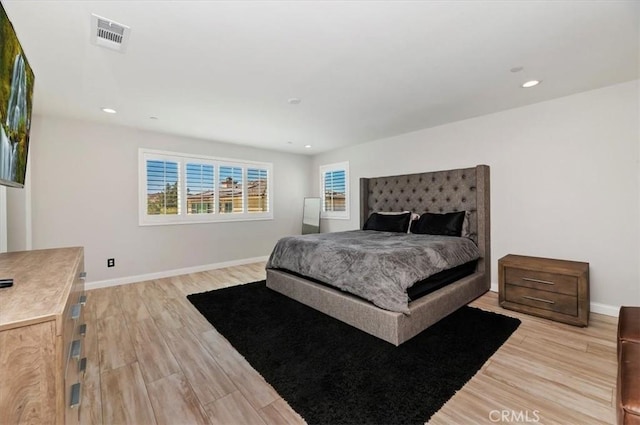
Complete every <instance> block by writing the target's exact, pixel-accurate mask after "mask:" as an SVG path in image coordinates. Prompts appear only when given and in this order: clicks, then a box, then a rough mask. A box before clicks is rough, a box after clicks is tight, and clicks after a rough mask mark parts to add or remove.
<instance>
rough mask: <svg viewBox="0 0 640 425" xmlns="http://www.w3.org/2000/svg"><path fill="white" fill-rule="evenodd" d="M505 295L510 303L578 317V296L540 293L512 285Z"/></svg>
mask: <svg viewBox="0 0 640 425" xmlns="http://www.w3.org/2000/svg"><path fill="white" fill-rule="evenodd" d="M504 295H505V300H506V301H508V302H512V303H516V304H521V305H527V306H530V307H535V308H539V309H542V310H548V311H553V312H556V313H562V314H567V315H570V316H576V315H577V314H578V298H577V297H576V296H571V295H565V294H560V293H557V292H549V291H540V290H538V289H532V288H527V287H524V286H518V285H510V284H507V285H506V286H505V294H504Z"/></svg>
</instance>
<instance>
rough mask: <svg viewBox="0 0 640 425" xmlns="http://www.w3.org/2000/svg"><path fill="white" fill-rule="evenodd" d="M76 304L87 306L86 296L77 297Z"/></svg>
mask: <svg viewBox="0 0 640 425" xmlns="http://www.w3.org/2000/svg"><path fill="white" fill-rule="evenodd" d="M78 304H80V305H86V304H87V296H86V295H80V296H79V297H78Z"/></svg>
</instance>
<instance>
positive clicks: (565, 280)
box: [504, 267, 578, 297]
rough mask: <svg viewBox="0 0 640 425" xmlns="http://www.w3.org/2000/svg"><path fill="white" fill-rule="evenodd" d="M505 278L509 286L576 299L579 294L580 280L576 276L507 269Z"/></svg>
mask: <svg viewBox="0 0 640 425" xmlns="http://www.w3.org/2000/svg"><path fill="white" fill-rule="evenodd" d="M504 276H505V283H506V284H509V285H517V286H523V287H525V288H532V289H538V290H541V291H549V292H557V293H559V294H566V295H572V296H574V297H575V296H576V294H577V293H578V278H577V277H575V276H568V275H562V274H557V273H549V272H543V271H538V270H527V269H520V268H513V267H506V268H505V270H504Z"/></svg>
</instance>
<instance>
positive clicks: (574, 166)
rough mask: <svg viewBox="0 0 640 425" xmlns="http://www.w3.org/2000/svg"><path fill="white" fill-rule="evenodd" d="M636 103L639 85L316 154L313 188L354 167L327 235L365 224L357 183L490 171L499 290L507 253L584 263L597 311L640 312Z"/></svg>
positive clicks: (494, 272) (639, 143)
mask: <svg viewBox="0 0 640 425" xmlns="http://www.w3.org/2000/svg"><path fill="white" fill-rule="evenodd" d="M638 103H639V82H638V81H637V80H636V81H633V82H629V83H624V84H619V85H615V86H610V87H606V88H603V89H599V90H594V91H589V92H584V93H580V94H577V95H573V96H568V97H564V98H560V99H556V100H552V101H548V102H543V103H538V104H534V105H530V106H526V107H522V108H517V109H511V110H508V111H504V112H500V113H495V114H491V115H486V116H482V117H478V118H473V119H469V120H465V121H460V122H456V123H452V124H448V125H443V126H439V127H435V128H430V129H425V130H421V131H417V132H413V133H408V134H403V135H399V136H396V137H391V138H387V139H382V140H377V141H373V142H370V143H366V144H362V145H358V146H353V147H349V148H345V149H340V150H337V151H333V152H330V153H326V154H322V155H318V156H316V157H315V158H314V161H313V166H314V170H313V179H314V183H313V187H315V188H317V187H318V171H317V167H318V166H320V165H322V164H327V163H333V162H338V161H349V162H350V184H351V197H350V201H351V205H352V207H351V219H350V220H323V223H322V229H323V231H338V230H347V229H355V228H357V227H358V226H359V214H358V211H359V200H358V188H359V186H358V185H359V178H360V177H375V176H381V175H394V174H405V173H414V172H422V171H431V170H444V169H451V168H461V167H468V166H473V165H476V164H488V165H490V166H491V208H492V211H491V212H492V217H491V223H492V234H491V236H492V258H493V264H492V281H493V282H494V283H497V280H498V277H497V260H498V259H499V258H500V257H502V256H504V255H506V254H508V253H514V254H523V255H533V256H542V257H552V258H563V259H570V260H578V261H586V262H589V263H590V276H591V301H592V305H594V303H595V304H596V306H597V305H598V304H604V305H605V306H603V308H602V309H601V310H602V311H603V312H605V311H604V310H607V306H619V305H623V304H626V305H628V304H636V305H640V270H639V268H638V260H639V258H640V249H639V241H640V221H639V217H640V185H639V175H640V167H639V164H638V159H639V147H640V136H639V131H640V130H639V123H640V121H639V113H640V111H639V106H638ZM316 190H317V189H316ZM316 193H317V192H316ZM609 310H611V309H609Z"/></svg>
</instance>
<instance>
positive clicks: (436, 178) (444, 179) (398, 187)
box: [360, 165, 491, 279]
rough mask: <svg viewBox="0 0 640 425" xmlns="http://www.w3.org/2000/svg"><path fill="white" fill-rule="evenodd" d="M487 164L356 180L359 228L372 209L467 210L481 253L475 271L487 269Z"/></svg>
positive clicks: (488, 250) (489, 235)
mask: <svg viewBox="0 0 640 425" xmlns="http://www.w3.org/2000/svg"><path fill="white" fill-rule="evenodd" d="M489 194H490V192H489V166H488V165H478V166H476V167H472V168H461V169H457V170H445V171H433V172H427V173H416V174H403V175H399V176H388V177H374V178H361V179H360V228H362V226H363V225H364V223H365V221H366V220H367V218H368V217H369V215H370V214H371V213H372V212H378V211H397V212H400V211H412V212H415V213H418V214H422V213H424V212H431V213H445V212H452V211H469V212H470V217H469V219H470V220H469V230H470V233H471V239H473V240H474V241H475V242H476V244H477V245H478V248H479V249H480V253H481V256H482V258H481V260H480V261H479V262H478V271H482V272H485V273H486V275H487V279H489V278H490V276H489V275H490V271H491V267H490V265H491V261H490V255H491V226H490V218H491V214H490V212H491V210H490V202H489Z"/></svg>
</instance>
